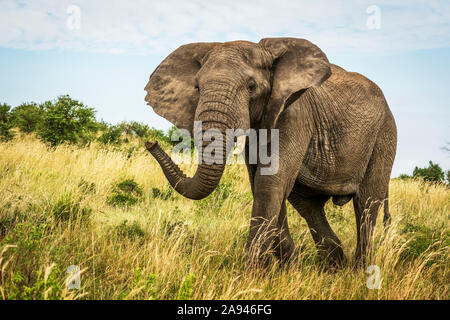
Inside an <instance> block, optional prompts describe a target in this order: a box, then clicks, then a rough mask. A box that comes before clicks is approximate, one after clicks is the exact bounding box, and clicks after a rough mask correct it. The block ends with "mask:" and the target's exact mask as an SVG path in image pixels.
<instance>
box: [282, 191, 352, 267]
mask: <svg viewBox="0 0 450 320" xmlns="http://www.w3.org/2000/svg"><path fill="white" fill-rule="evenodd" d="M288 199H289V202H290V203H291V204H292V206H293V207H294V208H295V209H296V210H297V211H298V212H299V213H300V215H301V216H302V217H303V218H305V220H306V223H307V224H308V227H309V229H310V231H311V235H312V237H313V239H314V242H315V244H316V247H317V250H318V252H319V256H320V257H321V258H322V259H323V260H325V261H327V262H328V264H329V267H331V268H333V269H334V268H340V267H342V265H343V264H344V262H345V256H344V251H343V250H342V246H341V241H340V240H339V238H338V237H337V236H336V234H335V233H334V232H333V230H332V229H331V227H330V225H329V223H328V221H327V218H326V216H325V210H324V205H325V203H326V202H327V200H328V199H329V197H314V198H308V199H305V198H302V197H301V196H299V195H297V194H296V193H295V191H292V192H291V194H290V196H289V198H288Z"/></svg>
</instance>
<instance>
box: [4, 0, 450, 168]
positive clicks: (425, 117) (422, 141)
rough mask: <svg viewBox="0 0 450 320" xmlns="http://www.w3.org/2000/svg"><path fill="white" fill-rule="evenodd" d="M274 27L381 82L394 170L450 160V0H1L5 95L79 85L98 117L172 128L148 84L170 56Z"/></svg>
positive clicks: (274, 32)
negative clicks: (390, 116)
mask: <svg viewBox="0 0 450 320" xmlns="http://www.w3.org/2000/svg"><path fill="white" fill-rule="evenodd" d="M74 6H75V7H74ZM78 10H79V11H78ZM78 12H79V13H80V14H79V16H78ZM77 23H79V24H77ZM78 26H79V28H78ZM270 36H291V37H300V38H306V39H309V40H310V41H312V42H314V43H316V44H317V45H318V46H319V47H321V48H322V49H323V50H324V52H325V53H326V54H327V56H328V58H329V60H330V61H331V62H333V63H336V64H338V65H340V66H342V67H344V68H345V69H347V70H350V71H356V72H359V73H362V74H364V75H365V76H367V77H368V78H370V79H371V80H373V81H374V82H376V83H377V84H378V85H379V86H380V88H381V89H382V90H383V92H384V94H385V96H386V99H387V101H388V103H389V105H390V107H391V110H392V111H393V113H394V117H395V119H396V121H397V126H398V132H399V141H398V152H397V157H396V162H395V165H394V170H393V176H397V175H399V174H400V173H404V172H405V173H411V171H412V170H413V168H414V166H416V165H418V166H425V165H427V163H428V160H433V161H434V162H438V163H439V164H441V166H442V167H443V168H445V169H450V157H449V154H448V152H447V153H446V152H444V151H443V150H441V147H442V146H444V145H445V144H446V141H450V125H449V121H448V119H449V118H450V102H449V101H450V86H449V84H450V2H449V1H420V0H409V1H387V0H386V1H363V0H361V1H344V0H340V1H337V0H336V1H322V0H318V1H298V0H296V1H294V0H290V1H288V0H279V1H277V2H276V4H274V3H273V2H269V1H256V0H255V1H245V3H243V1H227V2H223V1H215V0H210V1H179V0H175V1H170V0H167V1H164V2H161V1H158V2H156V1H144V0H142V1H140V0H135V1H122V0H112V1H101V0H97V1H95V0H94V1H92V0H91V1H65V0H61V1H46V0H34V1H10V0H0V102H6V103H8V104H10V105H12V106H16V105H18V104H20V103H22V102H26V101H36V102H42V101H45V100H49V99H54V98H55V97H56V96H58V95H61V94H70V95H71V96H72V97H73V98H76V99H78V100H81V101H83V102H84V103H85V104H87V105H89V106H92V107H94V108H96V109H97V110H98V114H97V116H98V118H99V119H100V118H103V119H104V120H106V121H108V122H111V123H115V122H119V121H123V120H138V121H142V122H145V123H148V124H149V125H150V126H154V127H157V128H160V129H167V128H169V127H170V125H171V124H170V123H168V122H167V121H166V120H164V119H162V118H161V117H159V116H157V115H156V114H155V113H154V112H153V110H152V109H151V108H150V107H148V106H146V104H145V101H144V96H145V92H144V91H143V88H144V86H145V84H146V82H147V80H148V77H149V75H150V74H151V72H152V71H153V70H154V68H155V67H156V66H157V65H158V64H159V63H160V62H161V61H162V59H164V57H165V56H167V55H168V54H169V53H170V52H171V51H172V50H174V49H175V48H177V47H178V46H179V45H181V44H184V43H189V42H197V41H229V40H237V39H243V40H250V41H255V42H257V41H259V40H260V39H261V38H263V37H270Z"/></svg>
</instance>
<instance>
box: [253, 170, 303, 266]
mask: <svg viewBox="0 0 450 320" xmlns="http://www.w3.org/2000/svg"><path fill="white" fill-rule="evenodd" d="M284 190H285V186H284V185H283V184H281V182H280V180H279V179H274V178H273V177H269V176H261V175H258V174H256V176H255V181H254V192H253V193H254V201H253V208H252V219H251V222H250V232H249V236H248V240H247V257H248V262H249V264H250V265H251V266H259V267H267V266H268V265H269V264H270V261H271V257H272V255H275V257H277V258H278V259H279V260H280V261H282V262H290V261H293V260H294V259H293V258H294V257H295V255H296V252H297V251H296V250H295V245H294V242H293V240H292V237H291V235H290V233H289V228H288V224H287V218H286V195H285V191H284Z"/></svg>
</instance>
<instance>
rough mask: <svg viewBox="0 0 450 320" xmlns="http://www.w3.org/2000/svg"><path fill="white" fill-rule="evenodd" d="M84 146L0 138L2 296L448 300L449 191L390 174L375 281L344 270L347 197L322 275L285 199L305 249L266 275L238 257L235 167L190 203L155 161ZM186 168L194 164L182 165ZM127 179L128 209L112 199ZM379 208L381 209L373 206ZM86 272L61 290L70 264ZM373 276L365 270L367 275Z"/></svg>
mask: <svg viewBox="0 0 450 320" xmlns="http://www.w3.org/2000/svg"><path fill="white" fill-rule="evenodd" d="M136 147H137V148H136V149H135V151H134V152H133V153H131V155H130V153H129V152H128V151H127V150H121V149H118V148H114V147H101V146H99V145H96V144H92V145H90V146H88V147H85V148H80V147H73V146H65V145H64V146H60V147H57V148H56V149H49V148H47V147H46V146H45V145H43V144H41V143H40V142H39V141H37V140H36V139H34V138H33V137H31V136H25V137H22V138H20V139H15V140H13V141H12V142H9V143H1V144H0V298H2V299H448V298H449V292H448V283H449V259H448V250H449V239H450V237H449V236H450V232H449V228H448V221H449V213H450V210H449V209H450V193H449V189H448V188H447V187H445V186H442V185H430V184H423V183H421V182H419V181H402V180H396V179H394V180H392V181H391V187H390V208H391V214H392V218H393V222H392V227H391V228H390V229H389V231H388V232H387V233H385V232H383V230H382V223H380V220H379V222H378V225H377V229H376V234H375V239H374V245H375V248H376V249H375V250H376V251H375V255H374V256H373V257H372V260H371V261H370V263H369V264H373V265H377V266H379V268H380V276H381V284H380V289H369V288H368V287H367V281H368V279H369V277H370V274H366V273H365V272H364V270H360V271H355V270H353V268H352V264H351V262H352V259H353V251H354V248H355V245H356V230H355V228H356V227H355V221H354V220H355V218H354V213H353V208H352V204H351V203H350V204H347V205H345V206H344V207H336V206H333V205H332V204H331V203H327V208H326V211H327V216H328V219H329V221H330V224H331V225H332V227H333V229H334V230H335V232H336V233H337V234H338V235H339V237H340V239H341V240H342V243H343V246H344V250H345V253H346V255H347V257H348V259H349V264H348V265H347V266H345V267H344V268H343V270H341V271H339V272H336V273H328V272H324V271H323V270H322V269H321V267H320V263H319V261H317V257H316V250H315V247H314V244H313V241H312V239H311V236H310V234H309V230H308V228H307V226H306V223H305V222H304V221H303V219H302V218H301V217H300V216H299V215H298V213H297V212H296V211H295V210H294V209H293V208H292V207H291V206H290V205H288V216H289V224H290V229H291V232H292V235H293V238H294V241H295V242H296V244H297V245H298V246H299V247H300V249H301V258H300V261H299V262H298V265H296V266H295V267H293V268H291V269H289V270H285V269H283V268H280V267H279V266H278V265H277V263H276V262H274V263H273V264H272V267H271V268H269V269H268V270H266V271H265V272H252V271H249V270H247V269H246V266H245V259H244V257H245V251H244V248H245V242H246V236H247V234H248V228H249V220H250V213H251V205H252V196H251V192H250V187H249V184H248V179H247V173H246V169H245V166H243V165H231V166H228V167H227V169H226V172H225V175H224V177H223V178H222V181H221V184H220V186H219V188H218V189H217V190H216V191H215V192H214V193H213V194H212V195H211V196H209V197H208V198H206V199H204V200H201V201H191V200H187V199H184V198H183V197H181V196H179V195H177V194H176V193H172V192H171V190H170V189H169V187H168V184H167V181H166V179H165V177H164V176H163V174H162V172H161V169H160V168H159V166H158V165H157V163H156V161H155V160H153V158H152V157H151V156H150V155H149V154H147V153H146V152H145V151H144V149H143V148H142V147H141V146H140V145H139V143H136ZM184 169H186V170H188V171H190V172H193V170H194V169H195V168H194V166H187V165H185V166H184ZM125 179H133V180H134V181H135V182H137V184H138V185H139V186H140V187H141V188H142V190H143V195H142V196H141V198H140V200H139V202H138V203H137V204H135V205H132V206H115V205H113V203H111V202H110V201H109V200H108V199H110V197H111V195H112V194H114V190H115V188H117V183H118V182H121V181H124V180H125ZM380 216H381V215H380ZM70 265H77V266H79V268H80V269H81V270H82V271H81V272H82V274H81V287H80V289H79V290H69V289H68V288H67V287H66V280H67V278H68V274H67V273H66V269H67V268H68V267H69V266H70ZM369 280H370V279H369Z"/></svg>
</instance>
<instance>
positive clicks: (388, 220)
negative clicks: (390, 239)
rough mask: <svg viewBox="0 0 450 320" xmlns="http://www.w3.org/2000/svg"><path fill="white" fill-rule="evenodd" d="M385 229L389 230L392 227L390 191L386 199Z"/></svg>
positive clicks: (387, 192)
mask: <svg viewBox="0 0 450 320" xmlns="http://www.w3.org/2000/svg"><path fill="white" fill-rule="evenodd" d="M383 224H384V229H385V230H387V229H389V227H390V226H391V214H390V213H389V190H388V191H386V198H385V199H384V217H383Z"/></svg>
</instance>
